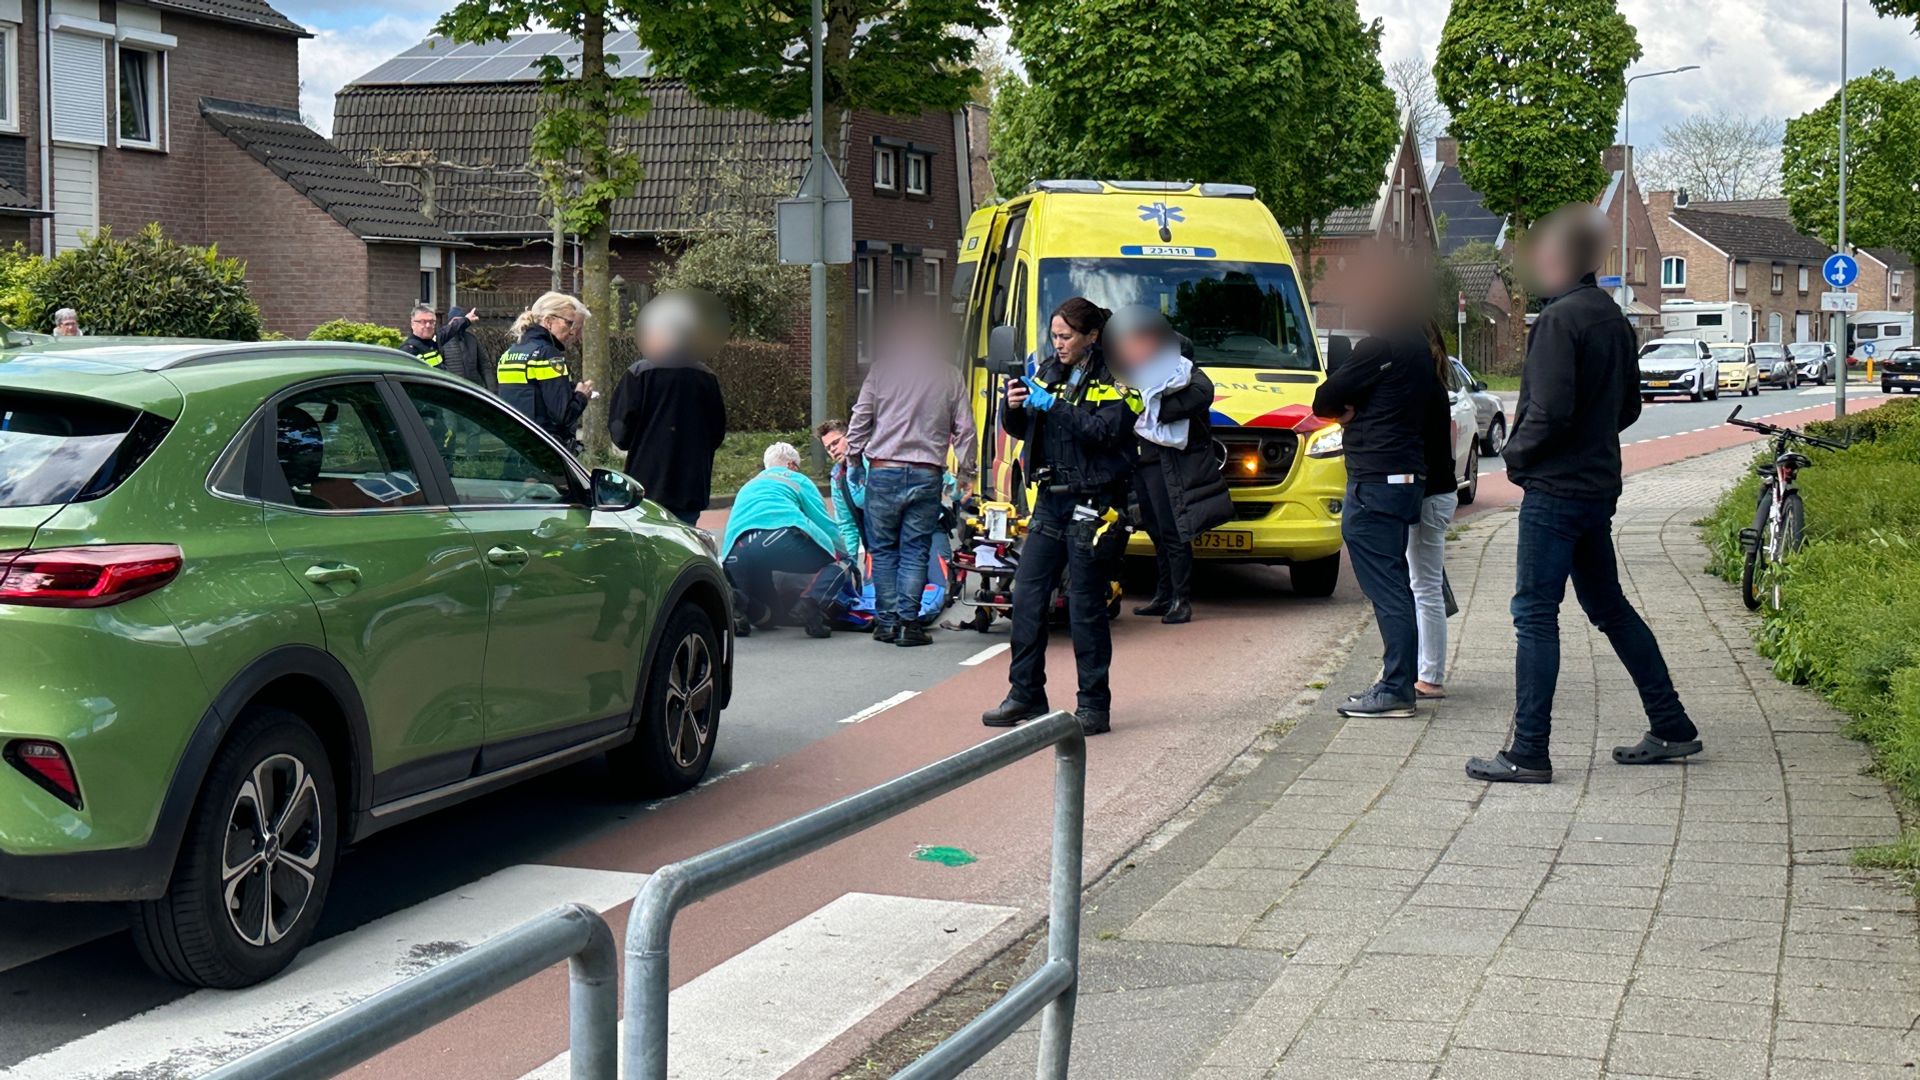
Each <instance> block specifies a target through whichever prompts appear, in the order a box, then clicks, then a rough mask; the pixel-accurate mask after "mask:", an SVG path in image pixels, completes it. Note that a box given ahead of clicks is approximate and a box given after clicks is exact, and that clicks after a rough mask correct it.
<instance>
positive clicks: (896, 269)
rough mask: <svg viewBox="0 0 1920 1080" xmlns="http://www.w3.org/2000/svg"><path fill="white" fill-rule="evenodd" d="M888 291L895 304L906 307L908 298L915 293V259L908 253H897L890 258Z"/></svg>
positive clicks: (897, 306)
mask: <svg viewBox="0 0 1920 1080" xmlns="http://www.w3.org/2000/svg"><path fill="white" fill-rule="evenodd" d="M887 291H888V293H889V294H890V295H891V296H892V298H893V306H894V307H896V308H899V307H904V306H906V303H907V298H908V297H909V296H912V295H913V259H912V258H911V257H909V256H906V255H895V256H893V257H892V258H891V259H889V260H888V265H887Z"/></svg>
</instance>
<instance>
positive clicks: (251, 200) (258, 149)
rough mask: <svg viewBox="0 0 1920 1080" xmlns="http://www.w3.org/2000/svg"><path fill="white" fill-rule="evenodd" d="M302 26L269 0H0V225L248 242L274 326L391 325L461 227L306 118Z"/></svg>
mask: <svg viewBox="0 0 1920 1080" xmlns="http://www.w3.org/2000/svg"><path fill="white" fill-rule="evenodd" d="M306 36H308V35H307V32H306V31H305V30H303V29H301V28H300V27H299V26H298V25H296V24H295V23H293V22H292V21H290V20H288V19H287V18H286V16H284V15H282V14H281V13H280V12H278V11H276V10H274V9H273V8H272V7H270V6H269V5H268V4H267V3H266V0H147V2H144V3H138V4H136V3H125V2H120V3H116V2H114V0H41V2H38V3H29V2H25V0H0V77H4V79H5V83H6V85H5V88H4V91H0V113H4V115H3V116H0V242H14V241H18V242H22V243H25V244H27V245H28V246H29V247H30V248H31V249H33V250H36V251H39V252H41V253H43V254H49V255H51V254H55V253H58V252H60V251H64V250H66V249H68V248H71V247H75V246H78V245H79V244H80V243H81V242H82V241H83V239H84V238H85V237H86V236H88V235H90V234H92V233H95V232H96V231H98V230H100V229H102V228H110V229H112V230H114V231H115V232H117V233H120V234H121V235H123V236H124V235H128V234H131V233H133V232H136V231H138V230H139V229H140V228H142V227H144V226H145V225H147V224H148V223H149V222H158V223H159V224H160V227H161V229H162V230H163V231H164V232H165V233H166V234H167V236H168V237H170V238H172V239H174V240H179V241H182V242H186V243H194V244H209V243H211V244H218V245H219V246H220V248H221V250H222V252H223V253H224V254H228V255H236V256H240V257H241V258H244V259H246V260H247V264H248V278H249V283H250V285H251V286H252V288H253V292H254V295H255V298H256V299H257V300H258V301H259V302H260V306H261V311H262V314H263V316H264V317H265V321H266V324H267V326H268V327H270V328H272V329H275V330H280V331H283V332H286V333H290V334H304V333H305V332H306V331H307V330H308V329H310V328H311V327H312V326H313V325H314V323H316V322H319V321H322V320H324V319H328V318H335V317H340V316H345V317H350V318H356V319H368V318H373V319H377V320H379V321H383V322H387V323H389V324H390V325H401V323H402V321H403V320H402V319H401V316H402V315H404V313H405V311H406V309H407V308H408V307H410V306H411V305H412V304H413V303H414V302H415V300H416V299H417V298H419V297H420V296H422V295H423V294H421V293H419V292H418V291H417V290H418V289H419V288H420V287H422V285H423V284H425V283H427V282H428V281H429V280H437V275H438V267H437V263H438V260H439V259H441V258H442V254H441V252H442V249H443V246H450V245H453V244H455V243H457V241H455V240H453V238H452V237H450V236H447V235H446V234H445V233H444V232H442V231H441V230H439V229H438V228H436V227H434V226H433V225H432V224H431V223H430V222H428V221H427V220H426V219H425V218H422V217H421V216H420V215H419V214H418V213H417V212H415V211H414V210H413V208H412V206H411V204H410V203H409V202H408V201H407V200H405V199H404V198H401V197H399V195H398V193H396V192H393V191H390V190H388V189H386V188H385V187H383V186H382V185H380V184H379V183H378V182H377V180H376V178H374V177H372V176H371V175H370V174H368V173H366V172H365V171H364V170H361V169H358V168H357V167H356V166H354V165H353V164H352V163H351V162H350V161H349V160H348V159H346V158H345V157H344V156H342V155H341V154H340V153H339V152H338V151H337V150H335V149H334V148H333V147H332V146H331V145H330V144H328V143H327V141H326V140H325V139H324V138H322V137H321V136H320V135H318V134H317V133H315V132H313V131H312V130H310V129H308V128H307V127H306V126H305V125H304V124H302V123H301V120H300V115H299V111H298V108H299V97H300V68H299V53H298V46H299V41H300V39H301V38H304V37H306ZM43 72H44V74H45V77H44V79H43V78H42V73H43ZM320 253H324V256H322V255H321V254H320ZM429 262H432V263H435V266H434V267H429V266H428V265H427V264H428V263H429ZM84 316H85V313H84V312H83V313H82V317H83V318H84Z"/></svg>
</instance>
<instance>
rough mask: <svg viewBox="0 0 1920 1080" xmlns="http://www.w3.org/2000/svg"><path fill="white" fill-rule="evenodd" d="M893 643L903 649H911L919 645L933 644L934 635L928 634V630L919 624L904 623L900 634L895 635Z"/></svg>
mask: <svg viewBox="0 0 1920 1080" xmlns="http://www.w3.org/2000/svg"><path fill="white" fill-rule="evenodd" d="M893 643H894V644H895V645H898V646H900V647H901V648H903V649H911V648H914V647H915V646H918V645H931V644H933V635H932V634H929V633H927V628H926V627H924V626H921V625H920V624H919V623H904V624H902V625H901V627H900V632H899V633H898V634H895V635H894V638H893Z"/></svg>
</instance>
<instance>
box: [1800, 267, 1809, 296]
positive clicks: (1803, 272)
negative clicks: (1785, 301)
mask: <svg viewBox="0 0 1920 1080" xmlns="http://www.w3.org/2000/svg"><path fill="white" fill-rule="evenodd" d="M1800 291H1801V292H1806V291H1807V268H1806V267H1804V266H1803V267H1801V268H1800Z"/></svg>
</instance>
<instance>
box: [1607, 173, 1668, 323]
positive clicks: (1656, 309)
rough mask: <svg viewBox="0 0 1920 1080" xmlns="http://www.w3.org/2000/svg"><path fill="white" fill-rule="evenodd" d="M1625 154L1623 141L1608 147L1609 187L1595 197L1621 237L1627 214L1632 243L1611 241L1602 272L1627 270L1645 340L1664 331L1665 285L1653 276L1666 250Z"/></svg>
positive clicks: (1630, 307)
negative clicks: (1622, 217) (1662, 288)
mask: <svg viewBox="0 0 1920 1080" xmlns="http://www.w3.org/2000/svg"><path fill="white" fill-rule="evenodd" d="M1625 158H1626V151H1625V149H1624V148H1623V147H1622V146H1620V145H1619V144H1618V143H1616V144H1614V145H1612V146H1609V147H1607V149H1606V151H1605V152H1604V153H1602V155H1601V157H1600V163H1601V166H1602V167H1603V168H1605V169H1606V170H1607V186H1606V187H1605V188H1602V189H1601V191H1600V194H1599V195H1597V196H1595V198H1594V200H1593V201H1594V205H1596V206H1598V207H1599V208H1600V210H1601V212H1602V213H1604V214H1606V215H1607V222H1608V232H1607V235H1608V236H1610V237H1618V236H1619V235H1620V215H1621V214H1625V215H1626V216H1627V245H1626V248H1625V250H1622V249H1621V247H1620V244H1619V241H1618V240H1615V241H1614V242H1613V243H1611V244H1609V245H1608V246H1607V256H1606V260H1605V262H1604V263H1603V264H1602V266H1601V268H1600V274H1601V276H1602V277H1616V276H1619V275H1620V274H1621V273H1622V272H1623V271H1624V273H1625V275H1626V285H1627V305H1626V313H1627V318H1628V320H1630V321H1631V322H1632V323H1633V327H1634V330H1635V331H1637V332H1638V333H1639V335H1640V337H1641V339H1642V340H1645V339H1648V338H1653V337H1658V336H1659V334H1660V290H1659V288H1657V287H1656V286H1655V284H1654V277H1653V275H1654V274H1656V273H1658V272H1659V268H1660V261H1661V258H1662V254H1661V250H1660V236H1659V233H1658V231H1657V230H1655V229H1654V227H1653V216H1652V214H1650V213H1649V212H1648V210H1647V202H1646V199H1645V198H1644V197H1643V196H1642V195H1641V192H1640V185H1639V182H1638V180H1637V179H1636V178H1635V177H1634V175H1633V174H1632V173H1630V172H1628V171H1627V169H1626V161H1625Z"/></svg>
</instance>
